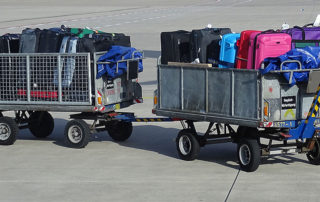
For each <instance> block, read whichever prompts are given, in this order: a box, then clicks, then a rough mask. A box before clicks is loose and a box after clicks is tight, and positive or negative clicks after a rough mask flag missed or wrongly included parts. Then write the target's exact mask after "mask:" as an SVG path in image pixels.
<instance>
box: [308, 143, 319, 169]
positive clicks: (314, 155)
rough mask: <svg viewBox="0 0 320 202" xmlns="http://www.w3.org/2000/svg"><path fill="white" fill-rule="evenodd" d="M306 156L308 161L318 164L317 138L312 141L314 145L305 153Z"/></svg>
mask: <svg viewBox="0 0 320 202" xmlns="http://www.w3.org/2000/svg"><path fill="white" fill-rule="evenodd" d="M307 158H308V160H309V162H310V163H311V164H313V165H320V143H319V139H317V140H316V142H315V143H314V147H313V150H312V151H309V152H308V153H307Z"/></svg>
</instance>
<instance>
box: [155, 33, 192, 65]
mask: <svg viewBox="0 0 320 202" xmlns="http://www.w3.org/2000/svg"><path fill="white" fill-rule="evenodd" d="M160 38H161V64H168V62H185V63H190V62H191V57H190V53H191V49H190V48H191V47H190V32H188V31H184V30H179V31H174V32H162V33H161V36H160Z"/></svg>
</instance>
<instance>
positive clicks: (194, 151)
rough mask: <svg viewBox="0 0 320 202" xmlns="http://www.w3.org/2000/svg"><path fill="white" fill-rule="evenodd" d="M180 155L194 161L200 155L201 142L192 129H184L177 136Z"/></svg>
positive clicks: (184, 158) (186, 159)
mask: <svg viewBox="0 0 320 202" xmlns="http://www.w3.org/2000/svg"><path fill="white" fill-rule="evenodd" d="M176 146H177V150H178V154H179V157H180V158H181V159H183V160H185V161H192V160H194V159H196V158H197V157H198V154H199V152H200V144H199V142H198V140H197V138H196V137H195V136H194V135H193V134H192V131H191V130H190V129H183V130H181V131H180V132H179V134H178V136H177V138H176Z"/></svg>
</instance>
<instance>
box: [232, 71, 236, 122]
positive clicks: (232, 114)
mask: <svg viewBox="0 0 320 202" xmlns="http://www.w3.org/2000/svg"><path fill="white" fill-rule="evenodd" d="M234 99H235V98H234V71H233V70H232V74H231V116H234Z"/></svg>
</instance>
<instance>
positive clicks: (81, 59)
mask: <svg viewBox="0 0 320 202" xmlns="http://www.w3.org/2000/svg"><path fill="white" fill-rule="evenodd" d="M136 52H140V53H141V54H142V57H141V58H136V59H126V60H119V61H117V64H116V65H117V66H116V67H117V69H116V72H117V71H118V64H119V63H120V62H125V63H127V73H125V74H123V75H122V76H121V77H119V78H115V79H112V80H110V79H107V77H106V76H103V77H101V78H99V79H96V75H97V65H99V64H106V63H108V62H98V59H99V57H100V56H102V55H103V54H105V53H106V52H96V53H93V54H90V53H66V54H61V53H30V54H27V53H12V54H0V92H1V94H0V144H3V145H10V144H13V143H14V142H15V140H16V134H17V133H18V129H23V128H29V129H30V131H31V133H32V134H33V135H34V136H36V137H38V138H45V137H47V136H49V135H50V134H51V133H52V131H53V128H54V120H53V118H52V116H51V115H50V113H49V112H75V114H72V115H71V116H70V118H71V119H73V120H71V121H69V122H68V123H67V125H66V127H65V130H64V135H65V139H66V141H67V142H68V143H69V145H70V146H72V147H76V148H82V147H85V146H86V145H87V144H88V141H89V135H90V133H93V132H97V131H104V130H107V131H108V133H109V135H110V136H111V137H112V138H113V139H114V140H116V141H124V140H126V139H127V138H129V137H130V135H131V132H132V123H131V122H127V121H123V120H121V119H117V116H119V115H122V116H129V117H132V114H131V113H116V112H115V110H116V109H120V108H125V107H128V106H130V105H132V104H135V103H141V102H143V100H142V90H141V86H140V85H139V83H138V82H137V78H138V62H139V61H140V60H142V59H143V52H142V51H136ZM136 52H134V53H133V55H132V58H134V57H133V56H134V54H135V53H136ZM92 56H93V57H92ZM4 111H14V112H15V118H14V119H12V118H10V117H3V114H2V112H4ZM76 112H77V113H76ZM85 119H87V120H92V121H93V124H92V125H90V126H89V125H88V124H87V123H86V122H85V121H83V120H85Z"/></svg>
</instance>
